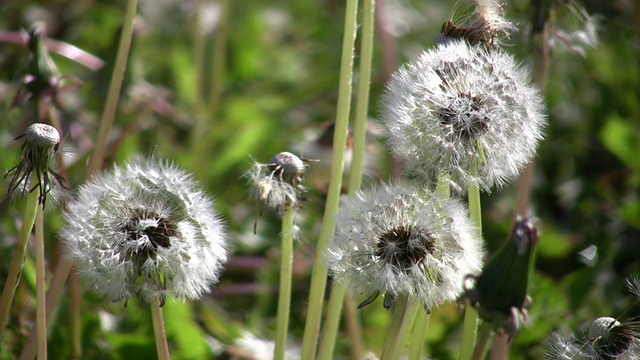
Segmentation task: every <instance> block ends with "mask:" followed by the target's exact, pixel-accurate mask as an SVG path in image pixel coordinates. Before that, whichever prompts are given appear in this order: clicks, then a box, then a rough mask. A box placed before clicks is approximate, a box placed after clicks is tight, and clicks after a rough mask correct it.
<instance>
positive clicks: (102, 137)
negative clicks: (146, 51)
mask: <svg viewBox="0 0 640 360" xmlns="http://www.w3.org/2000/svg"><path fill="white" fill-rule="evenodd" d="M137 8H138V0H128V1H127V8H126V11H125V15H124V22H123V28H122V34H121V35H120V44H119V45H118V54H117V55H116V63H115V65H114V67H113V74H111V82H110V83H109V93H108V94H107V100H106V103H105V107H104V111H103V113H102V119H101V121H100V129H99V130H98V139H97V140H96V146H95V148H94V150H93V155H92V156H91V159H90V160H89V166H88V169H87V178H89V177H90V176H91V174H93V173H94V172H96V171H98V170H100V168H102V164H103V162H104V155H105V153H106V149H107V141H108V140H109V133H110V132H111V128H112V127H113V120H114V119H115V117H116V110H117V109H118V101H119V99H120V92H121V91H122V82H123V81H124V73H125V71H126V70H127V61H128V59H129V50H130V49H131V40H132V38H133V25H134V23H135V17H136V11H137Z"/></svg>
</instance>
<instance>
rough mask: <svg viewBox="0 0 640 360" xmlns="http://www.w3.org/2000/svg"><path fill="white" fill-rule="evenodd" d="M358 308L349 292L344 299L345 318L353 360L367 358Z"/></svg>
mask: <svg viewBox="0 0 640 360" xmlns="http://www.w3.org/2000/svg"><path fill="white" fill-rule="evenodd" d="M356 307H357V304H356V303H355V301H354V299H353V297H352V296H351V294H349V293H348V292H347V294H346V295H345V297H344V318H345V322H346V327H347V336H348V341H349V350H350V351H351V359H352V360H361V359H364V358H365V348H366V346H365V344H364V336H363V335H362V324H361V323H360V318H359V317H358V309H357V308H356Z"/></svg>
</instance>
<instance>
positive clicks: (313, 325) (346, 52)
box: [302, 0, 358, 360]
mask: <svg viewBox="0 0 640 360" xmlns="http://www.w3.org/2000/svg"><path fill="white" fill-rule="evenodd" d="M357 11H358V1H357V0H347V6H346V9H345V21H344V37H343V43H342V58H341V65H340V88H339V95H338V108H337V115H336V125H335V131H334V136H333V158H332V160H331V180H330V182H329V191H328V194H327V203H326V205H325V209H324V215H323V219H322V230H321V231H320V238H319V239H318V244H317V246H316V261H315V262H314V263H313V269H312V270H311V290H310V292H309V305H308V313H307V321H306V323H305V327H304V338H303V342H302V359H303V360H306V359H313V358H314V357H315V351H316V345H317V343H318V333H319V332H320V318H321V316H322V304H323V301H324V292H325V287H326V285H327V271H328V270H327V265H326V263H325V261H324V253H325V252H326V250H327V247H328V246H329V245H330V243H331V241H332V240H333V232H334V230H335V219H334V217H335V214H336V212H337V210H338V205H339V203H340V190H341V188H342V170H343V167H344V155H345V147H346V145H347V132H348V125H349V111H350V108H351V83H352V79H353V52H354V51H353V46H354V43H355V38H356V18H357V16H356V15H357Z"/></svg>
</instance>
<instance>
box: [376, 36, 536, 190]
mask: <svg viewBox="0 0 640 360" xmlns="http://www.w3.org/2000/svg"><path fill="white" fill-rule="evenodd" d="M382 107H383V109H382V120H383V123H384V125H385V127H386V128H387V129H388V133H389V140H388V143H389V145H390V147H391V150H392V152H393V154H394V155H395V156H396V157H397V158H398V159H400V160H402V161H404V163H405V168H406V171H407V173H408V174H409V175H410V176H416V177H419V178H422V179H425V180H427V181H431V182H432V183H435V181H436V179H437V178H438V177H439V176H440V175H442V174H449V175H450V181H451V185H453V186H454V188H455V189H456V190H459V191H464V190H465V189H467V188H468V187H469V186H470V185H477V186H479V187H481V188H482V189H484V190H487V191H489V190H490V189H491V188H492V187H494V186H498V187H499V186H502V185H504V184H505V183H506V182H507V181H509V180H511V179H513V178H514V177H516V176H517V175H518V173H519V171H520V170H521V169H522V168H523V167H524V166H525V165H526V163H528V162H529V161H530V160H531V159H532V157H533V156H534V154H535V150H536V147H537V145H538V143H539V142H540V140H541V139H542V135H543V134H542V131H543V128H544V126H545V123H546V117H545V114H544V111H543V109H544V105H543V103H542V98H541V97H540V94H539V91H538V90H537V89H536V88H534V87H533V86H531V85H530V84H529V73H528V71H526V70H525V69H523V68H521V67H519V66H518V65H517V64H516V62H515V60H514V59H513V58H512V57H511V56H510V55H508V54H506V53H504V52H502V51H500V50H493V51H491V52H489V51H487V50H486V49H483V48H481V47H478V46H470V45H469V44H467V43H466V42H464V41H454V42H450V43H447V44H444V45H439V46H437V48H436V49H434V50H430V51H427V52H424V53H423V54H422V55H421V56H420V57H419V58H418V59H417V60H416V61H414V62H412V63H409V64H407V65H405V66H403V67H402V68H401V69H400V70H398V71H397V72H396V73H395V74H394V76H393V78H392V79H391V80H390V82H389V83H388V85H387V90H386V92H385V94H384V97H383V101H382ZM473 163H478V164H479V170H478V174H477V175H475V174H474V173H472V172H471V168H472V164H473Z"/></svg>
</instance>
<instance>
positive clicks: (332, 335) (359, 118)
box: [319, 0, 375, 359]
mask: <svg viewBox="0 0 640 360" xmlns="http://www.w3.org/2000/svg"><path fill="white" fill-rule="evenodd" d="M362 16H363V17H362V45H361V48H360V80H359V82H358V98H357V100H356V113H355V124H354V135H353V157H352V162H351V169H350V177H349V195H350V196H353V195H355V193H356V192H357V191H358V190H359V189H360V185H361V184H362V173H363V168H364V156H365V150H366V136H367V118H368V116H367V115H368V109H369V90H370V86H369V85H370V82H371V62H372V58H373V35H374V26H375V0H367V1H365V2H364V9H363V15H362ZM346 289H347V287H346V285H344V284H334V285H333V287H332V289H331V296H330V299H329V307H328V309H327V317H326V321H327V323H326V325H325V330H324V334H323V337H322V343H321V344H320V356H319V358H320V359H329V358H330V357H331V356H332V354H333V350H334V348H335V342H336V337H337V334H338V326H339V325H340V314H341V313H342V306H343V304H344V303H345V300H344V299H345V294H346ZM349 302H350V301H349ZM345 316H350V319H348V321H349V323H351V324H353V325H354V326H358V323H359V319H358V317H357V313H356V312H355V311H349V312H345ZM354 330H355V331H356V332H358V331H357V330H356V329H354ZM351 335H352V338H353V339H352V340H354V341H356V342H358V343H357V344H352V347H353V348H355V349H357V348H364V346H363V344H362V342H363V340H362V339H361V337H360V336H358V335H355V334H351ZM354 356H355V357H356V358H362V354H357V353H356V354H354Z"/></svg>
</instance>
